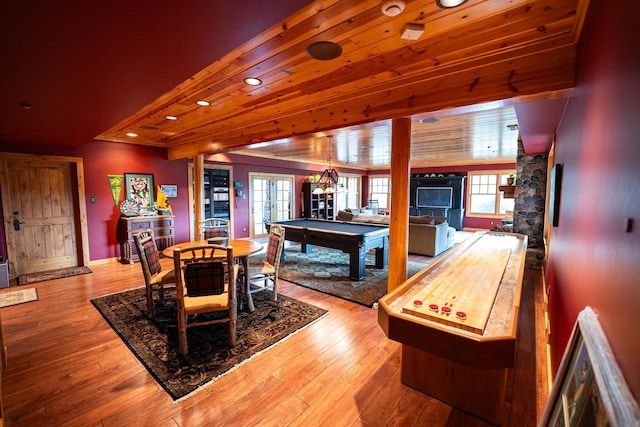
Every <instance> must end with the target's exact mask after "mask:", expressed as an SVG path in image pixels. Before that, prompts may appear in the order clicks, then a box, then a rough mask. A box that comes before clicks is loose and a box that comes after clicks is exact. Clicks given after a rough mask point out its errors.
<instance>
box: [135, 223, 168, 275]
mask: <svg viewBox="0 0 640 427" xmlns="http://www.w3.org/2000/svg"><path fill="white" fill-rule="evenodd" d="M133 241H134V242H135V244H136V249H138V256H139V257H140V265H141V266H142V272H143V273H144V280H145V281H146V282H147V283H149V282H150V280H151V278H152V277H153V276H154V275H156V274H158V273H160V272H161V271H162V265H160V253H159V252H158V247H157V246H156V241H155V238H154V236H153V230H144V231H141V232H139V233H137V234H134V235H133Z"/></svg>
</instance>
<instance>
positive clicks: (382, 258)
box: [376, 237, 389, 268]
mask: <svg viewBox="0 0 640 427" xmlns="http://www.w3.org/2000/svg"><path fill="white" fill-rule="evenodd" d="M388 265H389V239H388V238H386V237H385V238H384V241H383V242H382V247H379V248H376V268H385V267H387V266H388Z"/></svg>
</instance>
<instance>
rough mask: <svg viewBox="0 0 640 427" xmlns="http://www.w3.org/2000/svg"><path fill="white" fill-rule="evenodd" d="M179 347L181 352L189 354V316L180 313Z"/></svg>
mask: <svg viewBox="0 0 640 427" xmlns="http://www.w3.org/2000/svg"><path fill="white" fill-rule="evenodd" d="M178 347H179V352H180V354H182V355H184V354H187V351H189V345H188V343H187V316H184V315H180V314H179V315H178Z"/></svg>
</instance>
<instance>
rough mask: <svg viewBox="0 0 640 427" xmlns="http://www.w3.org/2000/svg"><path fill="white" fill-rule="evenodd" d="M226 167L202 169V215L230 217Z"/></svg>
mask: <svg viewBox="0 0 640 427" xmlns="http://www.w3.org/2000/svg"><path fill="white" fill-rule="evenodd" d="M229 184H230V179H229V170H228V169H205V170H204V217H205V219H206V218H222V219H230V199H231V197H230V187H229Z"/></svg>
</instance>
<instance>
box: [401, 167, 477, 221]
mask: <svg viewBox="0 0 640 427" xmlns="http://www.w3.org/2000/svg"><path fill="white" fill-rule="evenodd" d="M442 175H443V176H437V177H436V176H429V174H415V175H411V181H410V184H409V215H432V216H445V217H447V222H449V225H450V226H451V227H453V228H455V229H456V230H462V228H463V227H464V209H463V206H464V181H465V178H466V176H460V175H453V174H447V175H448V176H444V174H442ZM418 187H450V188H452V189H453V194H452V198H451V207H450V208H431V207H430V208H419V207H417V206H416V191H417V188H418Z"/></svg>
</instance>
